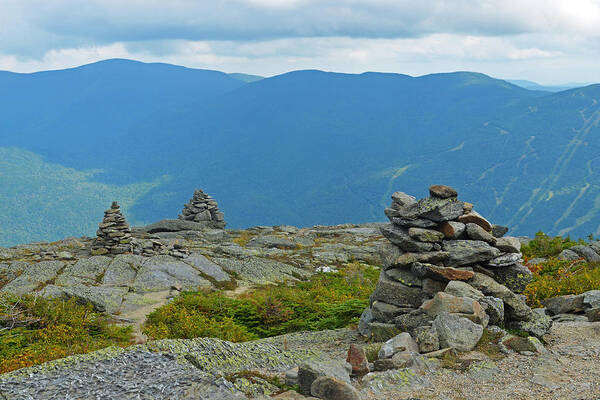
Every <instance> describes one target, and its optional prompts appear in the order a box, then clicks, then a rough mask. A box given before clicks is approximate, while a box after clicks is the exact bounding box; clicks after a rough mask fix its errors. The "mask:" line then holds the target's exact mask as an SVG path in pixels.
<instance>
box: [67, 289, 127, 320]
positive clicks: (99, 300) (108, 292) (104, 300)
mask: <svg viewBox="0 0 600 400" xmlns="http://www.w3.org/2000/svg"><path fill="white" fill-rule="evenodd" d="M63 291H64V293H65V295H66V296H67V297H75V298H77V299H79V300H80V302H82V303H91V304H93V306H94V308H95V309H96V310H98V311H100V312H107V313H109V314H113V313H115V312H117V311H119V309H120V308H121V302H122V301H123V296H125V294H126V293H127V292H128V291H129V289H128V288H109V287H95V286H82V285H77V286H70V287H65V288H63Z"/></svg>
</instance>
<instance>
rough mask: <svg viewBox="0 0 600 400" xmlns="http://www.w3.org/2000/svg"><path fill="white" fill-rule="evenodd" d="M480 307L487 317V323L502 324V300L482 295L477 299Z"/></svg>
mask: <svg viewBox="0 0 600 400" xmlns="http://www.w3.org/2000/svg"><path fill="white" fill-rule="evenodd" d="M477 301H478V302H479V304H481V308H483V311H485V313H486V314H487V316H488V317H489V321H488V323H489V324H490V325H503V324H504V302H503V301H502V300H501V299H499V298H497V297H492V296H484V297H482V298H480V299H477Z"/></svg>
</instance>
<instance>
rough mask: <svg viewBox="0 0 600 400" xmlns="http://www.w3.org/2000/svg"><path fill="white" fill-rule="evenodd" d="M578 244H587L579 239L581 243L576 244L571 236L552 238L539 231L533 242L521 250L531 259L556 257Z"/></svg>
mask: <svg viewBox="0 0 600 400" xmlns="http://www.w3.org/2000/svg"><path fill="white" fill-rule="evenodd" d="M578 244H585V241H583V240H582V239H579V241H577V242H575V241H573V240H571V238H570V237H569V236H567V237H565V238H563V237H561V236H555V237H550V236H548V235H546V234H545V233H544V232H542V231H539V232H538V233H536V234H535V238H533V240H531V241H530V242H529V243H528V244H527V245H525V246H523V247H522V248H521V252H522V253H523V255H524V256H525V257H527V258H529V259H531V258H535V257H554V256H557V255H559V254H560V252H561V251H563V250H565V249H568V248H569V247H573V246H575V245H578Z"/></svg>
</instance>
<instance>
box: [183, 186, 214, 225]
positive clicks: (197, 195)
mask: <svg viewBox="0 0 600 400" xmlns="http://www.w3.org/2000/svg"><path fill="white" fill-rule="evenodd" d="M179 219H182V220H185V221H193V222H200V223H206V224H207V225H210V226H211V227H214V228H220V229H223V228H225V218H224V215H223V213H222V212H221V211H220V210H219V206H218V204H217V202H216V200H215V199H213V198H212V197H211V196H209V195H207V194H206V193H204V192H203V191H202V190H200V189H198V190H195V191H194V196H193V197H192V199H191V200H190V201H189V203H187V204H186V205H184V206H183V211H181V214H179Z"/></svg>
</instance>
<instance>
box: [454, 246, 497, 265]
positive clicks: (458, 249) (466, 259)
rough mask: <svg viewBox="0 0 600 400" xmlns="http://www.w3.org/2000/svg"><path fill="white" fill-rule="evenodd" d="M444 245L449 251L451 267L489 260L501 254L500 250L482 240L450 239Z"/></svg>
mask: <svg viewBox="0 0 600 400" xmlns="http://www.w3.org/2000/svg"><path fill="white" fill-rule="evenodd" d="M442 247H443V249H444V251H446V252H448V253H449V257H448V261H447V262H446V265H447V266H449V267H457V266H460V265H467V264H474V263H478V262H482V261H488V260H491V259H493V258H496V257H498V256H499V255H500V250H498V249H497V248H495V247H492V246H490V245H489V244H487V243H486V242H484V241H481V240H448V241H445V242H444V243H443V245H442Z"/></svg>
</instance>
